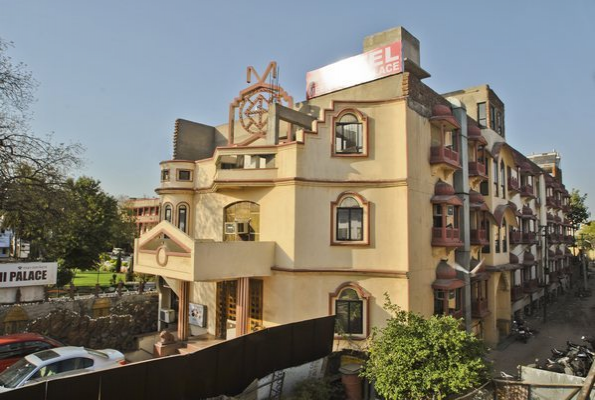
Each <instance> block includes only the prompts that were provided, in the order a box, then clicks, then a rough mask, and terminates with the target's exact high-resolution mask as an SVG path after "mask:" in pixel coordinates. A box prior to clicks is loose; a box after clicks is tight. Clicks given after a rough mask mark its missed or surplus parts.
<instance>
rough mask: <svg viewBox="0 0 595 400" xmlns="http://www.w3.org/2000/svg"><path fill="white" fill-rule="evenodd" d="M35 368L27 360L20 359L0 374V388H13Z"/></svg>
mask: <svg viewBox="0 0 595 400" xmlns="http://www.w3.org/2000/svg"><path fill="white" fill-rule="evenodd" d="M35 368H36V365H35V364H31V363H30V362H29V361H27V359H25V358H22V359H20V360H19V361H17V362H16V363H14V364H13V365H11V366H10V367H8V368H7V369H5V370H4V371H2V372H1V373H0V386H4V387H7V388H15V387H17V386H18V384H19V383H21V381H22V380H23V379H25V378H26V377H27V376H28V375H29V374H30V373H31V372H33V370H34V369H35Z"/></svg>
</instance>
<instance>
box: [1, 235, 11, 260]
mask: <svg viewBox="0 0 595 400" xmlns="http://www.w3.org/2000/svg"><path fill="white" fill-rule="evenodd" d="M11 243H12V231H11V230H10V229H0V260H1V259H8V258H9V257H10V249H11Z"/></svg>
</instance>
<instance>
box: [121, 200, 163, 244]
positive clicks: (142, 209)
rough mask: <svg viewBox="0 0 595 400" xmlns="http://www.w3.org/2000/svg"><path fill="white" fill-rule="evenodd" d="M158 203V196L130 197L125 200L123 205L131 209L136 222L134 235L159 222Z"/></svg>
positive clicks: (147, 229) (138, 234) (137, 235)
mask: <svg viewBox="0 0 595 400" xmlns="http://www.w3.org/2000/svg"><path fill="white" fill-rule="evenodd" d="M159 204H160V199H159V198H150V199H137V198H131V199H129V200H127V201H126V203H125V207H126V208H129V209H131V210H132V216H133V218H134V221H135V223H136V235H135V236H136V237H139V236H140V235H142V234H143V233H145V232H147V231H149V230H151V229H152V228H153V227H154V226H155V225H157V224H158V223H159V219H160V217H159V212H160V207H159Z"/></svg>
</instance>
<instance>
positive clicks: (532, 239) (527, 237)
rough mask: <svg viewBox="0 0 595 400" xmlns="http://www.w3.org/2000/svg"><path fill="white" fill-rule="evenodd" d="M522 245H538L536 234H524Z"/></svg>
mask: <svg viewBox="0 0 595 400" xmlns="http://www.w3.org/2000/svg"><path fill="white" fill-rule="evenodd" d="M521 243H523V244H535V243H537V234H536V233H535V232H523V233H522V237H521Z"/></svg>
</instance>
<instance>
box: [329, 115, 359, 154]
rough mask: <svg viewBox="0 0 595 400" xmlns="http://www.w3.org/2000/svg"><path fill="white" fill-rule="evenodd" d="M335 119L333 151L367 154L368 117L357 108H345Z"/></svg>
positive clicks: (335, 152) (337, 152)
mask: <svg viewBox="0 0 595 400" xmlns="http://www.w3.org/2000/svg"><path fill="white" fill-rule="evenodd" d="M334 121H335V122H334V129H335V131H334V135H333V153H334V154H335V155H358V156H360V155H367V137H366V135H367V132H366V130H367V129H366V123H365V122H366V117H365V116H363V115H362V114H361V113H360V112H358V111H356V110H343V111H342V112H341V113H339V115H338V116H336V117H335V119H334Z"/></svg>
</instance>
